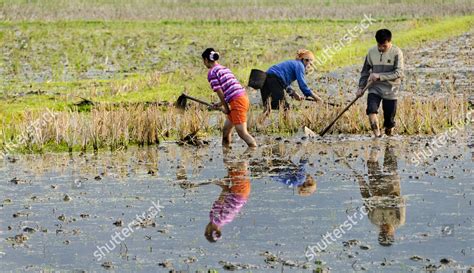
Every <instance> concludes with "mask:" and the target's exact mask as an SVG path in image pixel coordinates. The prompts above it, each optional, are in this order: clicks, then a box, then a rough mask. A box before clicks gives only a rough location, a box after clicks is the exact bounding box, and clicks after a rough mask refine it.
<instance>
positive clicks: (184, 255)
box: [0, 128, 474, 272]
mask: <svg viewBox="0 0 474 273" xmlns="http://www.w3.org/2000/svg"><path fill="white" fill-rule="evenodd" d="M471 131H472V129H471V128H460V129H459V132H458V134H457V135H456V137H455V138H448V140H447V143H445V144H443V145H439V144H438V145H433V143H432V141H433V138H421V137H416V138H402V137H394V138H382V139H379V140H373V139H371V138H369V137H365V136H360V137H355V136H352V137H343V136H340V137H326V138H316V139H305V138H304V137H301V136H295V137H292V138H289V139H285V138H279V137H268V138H259V139H258V141H259V143H262V145H261V147H259V148H258V149H257V150H255V151H250V150H245V147H243V145H242V144H243V143H242V142H241V141H240V140H239V141H237V142H236V143H234V144H233V149H232V150H230V151H226V150H222V147H221V145H220V142H219V141H218V140H211V142H210V144H209V145H207V146H204V147H201V148H196V147H188V146H178V145H176V144H174V143H164V144H161V145H160V146H154V147H148V148H133V149H129V150H126V151H118V152H113V153H107V152H102V153H99V154H98V155H94V154H82V155H81V154H72V155H68V154H45V155H25V156H17V157H15V158H10V159H8V160H5V161H2V162H0V164H1V165H0V176H1V177H2V180H1V184H0V187H1V190H0V192H1V199H0V202H1V206H0V238H1V241H0V264H1V269H0V271H31V272H36V271H39V270H44V271H50V272H51V271H55V270H62V271H64V270H71V271H79V272H80V271H82V270H84V271H93V272H94V271H117V272H132V271H144V272H169V271H171V270H176V271H177V272H180V271H182V272H208V270H210V269H216V270H218V271H219V272H221V271H226V270H241V271H243V272H313V270H319V271H316V272H328V271H329V270H330V272H351V271H354V270H355V271H359V270H360V271H363V270H365V271H366V272H380V271H384V272H410V271H411V272H434V271H436V272H463V271H460V270H464V272H467V270H468V269H469V268H472V266H473V265H474V249H473V248H474V236H473V235H474V229H473V224H474V210H473V204H472V201H473V199H474V182H473V178H472V177H473V172H474V171H473V166H474V162H473V159H474V146H473V144H474V140H473V136H472V133H471ZM430 143H431V144H430ZM414 156H415V157H414ZM425 157H426V159H425ZM417 160H418V162H417ZM211 209H212V211H211ZM210 216H211V217H212V221H210ZM137 217H138V218H137ZM210 222H211V223H210ZM336 230H338V231H336ZM219 231H220V232H219ZM117 234H118V235H117ZM219 235H220V237H219ZM214 241H215V242H214ZM455 270H459V271H455ZM211 272H216V271H211Z"/></svg>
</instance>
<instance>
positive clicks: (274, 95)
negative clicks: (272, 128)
mask: <svg viewBox="0 0 474 273" xmlns="http://www.w3.org/2000/svg"><path fill="white" fill-rule="evenodd" d="M260 92H261V95H262V102H263V106H264V107H265V108H266V107H267V104H268V103H269V102H268V100H269V99H270V100H271V109H274V110H275V109H279V108H280V103H283V107H284V109H288V108H289V107H290V105H289V104H288V102H287V101H286V99H285V87H284V86H283V84H282V83H281V80H280V79H279V78H278V76H276V75H272V74H267V78H266V80H265V83H264V84H263V87H262V89H261V90H260Z"/></svg>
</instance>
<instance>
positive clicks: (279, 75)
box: [260, 49, 322, 112]
mask: <svg viewBox="0 0 474 273" xmlns="http://www.w3.org/2000/svg"><path fill="white" fill-rule="evenodd" d="M313 61H314V54H313V53H312V52H311V51H309V50H306V49H300V50H298V52H297V53H296V59H295V60H288V61H284V62H282V63H279V64H276V65H273V66H272V67H270V68H269V69H268V70H267V78H266V80H265V83H264V84H263V87H262V89H261V90H260V91H261V95H262V102H263V106H264V109H265V112H267V111H269V110H270V109H269V106H271V109H279V108H280V105H281V106H282V107H284V109H285V110H286V109H289V104H288V102H287V101H286V99H285V90H286V92H287V93H288V95H289V96H290V97H292V98H293V99H296V100H303V99H304V97H303V96H301V95H299V94H298V93H296V92H295V91H294V90H293V89H292V88H291V83H292V82H294V81H297V82H298V86H299V88H300V89H301V92H303V95H304V96H305V97H312V98H313V99H314V100H316V101H322V100H321V98H320V97H319V96H317V95H316V94H314V93H313V92H312V91H311V89H310V88H309V87H308V85H307V84H306V80H305V74H307V73H308V72H309V71H310V70H311V69H312V65H313Z"/></svg>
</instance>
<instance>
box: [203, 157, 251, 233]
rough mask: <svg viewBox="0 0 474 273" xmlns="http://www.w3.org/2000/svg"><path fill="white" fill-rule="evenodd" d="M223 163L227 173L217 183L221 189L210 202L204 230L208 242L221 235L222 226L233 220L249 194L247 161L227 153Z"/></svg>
mask: <svg viewBox="0 0 474 273" xmlns="http://www.w3.org/2000/svg"><path fill="white" fill-rule="evenodd" d="M224 164H225V166H226V167H227V170H228V175H227V177H226V178H225V179H223V180H222V181H219V183H217V185H219V186H220V187H221V189H222V191H221V194H220V195H219V197H218V198H217V200H216V201H215V202H214V204H212V208H211V211H210V212H209V218H210V221H209V224H207V226H206V230H205V232H204V236H205V237H206V239H207V240H208V241H209V242H216V241H217V240H218V239H219V238H220V237H221V235H222V231H221V229H222V226H224V225H226V224H228V223H230V222H232V221H233V220H234V218H235V217H236V216H237V214H238V213H239V212H240V210H241V209H242V208H243V206H244V205H245V204H246V203H247V200H248V198H249V195H250V188H251V185H250V176H249V171H248V162H247V161H246V160H243V159H230V157H229V155H228V154H224Z"/></svg>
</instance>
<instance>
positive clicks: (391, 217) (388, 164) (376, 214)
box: [360, 147, 405, 226]
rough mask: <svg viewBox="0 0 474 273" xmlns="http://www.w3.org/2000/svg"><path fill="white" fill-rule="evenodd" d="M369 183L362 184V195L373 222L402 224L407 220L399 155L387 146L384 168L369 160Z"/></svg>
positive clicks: (378, 223)
mask: <svg viewBox="0 0 474 273" xmlns="http://www.w3.org/2000/svg"><path fill="white" fill-rule="evenodd" d="M367 167H368V175H369V183H368V184H364V185H363V186H361V188H360V190H361V195H362V197H363V198H365V200H364V204H365V206H366V208H367V210H368V211H369V215H368V217H369V219H370V221H371V222H372V223H373V224H376V225H381V224H392V225H394V226H399V225H402V224H403V223H404V222H405V204H404V203H405V202H404V199H403V198H402V197H401V196H400V176H399V174H398V173H397V172H398V165H397V157H396V156H395V154H394V152H393V150H392V149H391V148H389V147H386V148H385V153H384V161H383V168H380V165H379V163H378V162H377V161H376V162H370V161H369V162H367Z"/></svg>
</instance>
